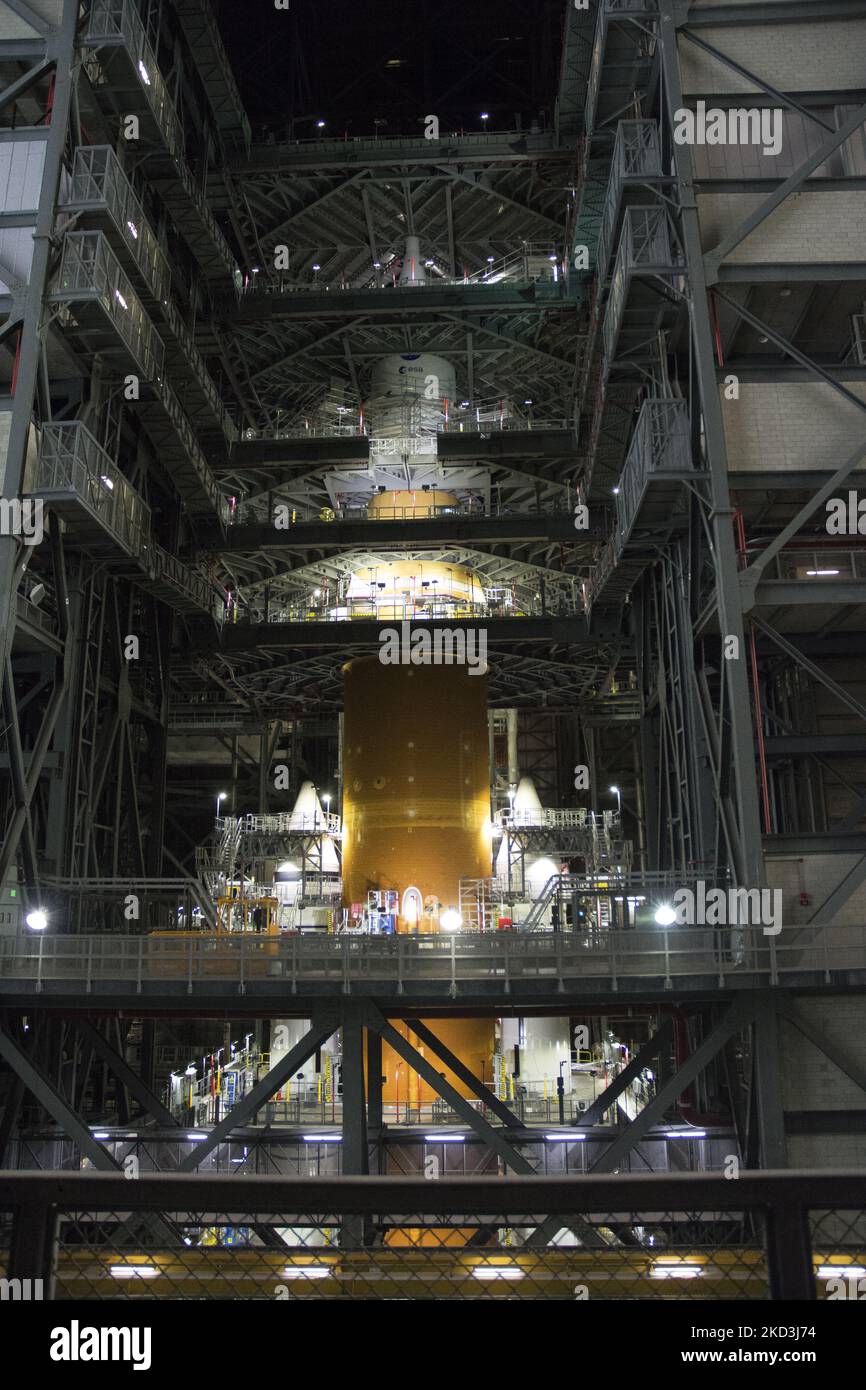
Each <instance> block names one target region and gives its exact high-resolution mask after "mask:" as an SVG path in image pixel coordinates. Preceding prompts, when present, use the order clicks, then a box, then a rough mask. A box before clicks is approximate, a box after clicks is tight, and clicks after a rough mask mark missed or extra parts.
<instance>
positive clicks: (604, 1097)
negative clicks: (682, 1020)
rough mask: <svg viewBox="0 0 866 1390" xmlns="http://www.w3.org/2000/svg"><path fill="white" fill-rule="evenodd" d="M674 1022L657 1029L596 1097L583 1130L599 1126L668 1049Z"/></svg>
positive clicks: (667, 1022) (582, 1120) (583, 1121)
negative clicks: (645, 1071)
mask: <svg viewBox="0 0 866 1390" xmlns="http://www.w3.org/2000/svg"><path fill="white" fill-rule="evenodd" d="M673 1028H674V1025H673V1022H672V1020H671V1019H669V1018H667V1019H665V1021H664V1023H663V1024H662V1025H661V1027H660V1028H658V1029H656V1031H655V1033H653V1035H652V1037H651V1038H650V1040H649V1042H645V1043H644V1045H643V1047H642V1048H640V1050H639V1051H638V1052H636V1053H635V1055H634V1057H633V1058H632V1059H631V1061H630V1062H629V1064H628V1066H627V1067H623V1069H622V1071H621V1072H620V1073H619V1075H618V1076H616V1077H614V1079H613V1081H612V1082H611V1083H610V1085H609V1086H606V1087H605V1089H604V1090H603V1091H602V1093H601V1095H600V1096H596V1098H595V1100H594V1101H593V1102H592V1105H591V1106H590V1107H589V1109H588V1110H587V1111H586V1114H585V1115H583V1116H582V1117H581V1120H580V1126H581V1129H582V1128H583V1127H584V1126H585V1125H594V1124H597V1123H598V1121H599V1120H600V1119H601V1117H602V1115H604V1114H605V1112H606V1111H608V1110H609V1109H610V1108H611V1106H612V1105H615V1104H616V1102H617V1098H618V1097H619V1096H621V1095H622V1093H623V1091H625V1090H627V1089H628V1087H629V1086H630V1085H631V1083H632V1082H633V1081H634V1080H635V1078H636V1077H638V1076H640V1074H641V1072H642V1071H643V1069H644V1067H645V1066H646V1065H647V1063H649V1062H652V1061H654V1060H655V1058H656V1057H658V1055H659V1053H660V1052H661V1050H662V1048H663V1047H667V1045H668V1043H669V1042H670V1040H671V1037H672V1035H673Z"/></svg>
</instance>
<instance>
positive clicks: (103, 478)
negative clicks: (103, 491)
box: [99, 473, 114, 492]
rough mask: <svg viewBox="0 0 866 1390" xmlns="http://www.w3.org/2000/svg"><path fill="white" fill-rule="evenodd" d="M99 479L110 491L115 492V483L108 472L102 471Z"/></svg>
mask: <svg viewBox="0 0 866 1390" xmlns="http://www.w3.org/2000/svg"><path fill="white" fill-rule="evenodd" d="M99 481H100V482H101V483H102V486H103V487H107V488H108V491H109V492H114V483H113V482H112V481H111V479H110V478H109V476H108V474H107V473H100V475H99Z"/></svg>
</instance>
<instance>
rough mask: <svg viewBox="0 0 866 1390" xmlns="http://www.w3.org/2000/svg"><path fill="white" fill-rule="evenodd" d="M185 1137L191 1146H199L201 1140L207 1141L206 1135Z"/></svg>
mask: <svg viewBox="0 0 866 1390" xmlns="http://www.w3.org/2000/svg"><path fill="white" fill-rule="evenodd" d="M186 1137H187V1139H188V1140H189V1141H190V1143H191V1144H199V1143H201V1141H202V1140H203V1139H207V1135H206V1134H188V1135H187V1136H186Z"/></svg>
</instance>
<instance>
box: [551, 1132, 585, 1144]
mask: <svg viewBox="0 0 866 1390" xmlns="http://www.w3.org/2000/svg"><path fill="white" fill-rule="evenodd" d="M544 1137H545V1139H546V1140H547V1141H548V1142H549V1143H551V1144H559V1143H561V1142H562V1141H563V1140H567V1141H568V1143H569V1144H576V1143H578V1141H579V1140H581V1139H585V1138H586V1135H585V1134H545V1136H544Z"/></svg>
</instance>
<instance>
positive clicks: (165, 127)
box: [81, 0, 183, 156]
mask: <svg viewBox="0 0 866 1390" xmlns="http://www.w3.org/2000/svg"><path fill="white" fill-rule="evenodd" d="M81 42H82V44H83V45H84V47H86V48H97V49H98V48H107V47H114V48H120V47H122V48H125V49H126V50H127V52H128V54H129V60H130V63H131V64H132V66H133V67H134V69H135V72H136V74H137V77H138V82H139V84H140V88H141V92H142V95H143V97H144V99H145V102H146V103H147V106H148V108H149V110H150V112H151V115H152V116H153V118H154V120H155V122H156V124H157V126H158V128H159V131H160V133H161V135H162V138H163V140H164V141H165V145H166V148H167V149H168V151H169V153H170V154H172V155H175V156H178V155H182V153H183V127H182V126H181V123H180V119H179V117H178V114H177V112H176V111H175V109H174V104H173V102H172V100H171V97H170V96H169V92H168V88H167V86H166V84H165V82H164V81H163V78H162V74H161V73H160V71H159V68H158V66H157V62H156V56H155V54H154V52H153V49H152V48H151V46H150V42H149V40H148V38H147V34H146V32H145V28H144V25H143V24H142V22H141V18H140V16H139V13H138V9H137V8H136V5H135V2H134V0H90V12H89V15H88V19H87V25H86V27H85V29H84V32H83V35H82V39H81Z"/></svg>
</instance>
